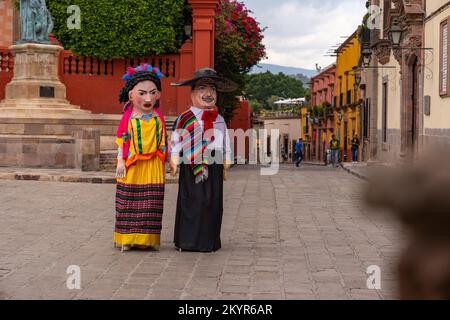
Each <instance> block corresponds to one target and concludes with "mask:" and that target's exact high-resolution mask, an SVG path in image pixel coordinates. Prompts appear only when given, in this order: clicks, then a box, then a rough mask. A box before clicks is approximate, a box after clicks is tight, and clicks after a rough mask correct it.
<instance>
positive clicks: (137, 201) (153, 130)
mask: <svg viewBox="0 0 450 320" xmlns="http://www.w3.org/2000/svg"><path fill="white" fill-rule="evenodd" d="M126 121H128V124H127V125H124V124H125V123H126ZM124 128H127V129H126V130H125V129H124ZM117 136H118V138H117V140H116V142H117V144H118V145H119V146H122V147H123V146H125V145H129V150H128V154H127V155H124V158H126V168H127V175H126V178H125V179H117V191H116V227H115V232H114V241H115V243H117V244H118V245H142V246H155V245H157V246H159V245H160V234H161V222H162V214H163V206H164V182H165V160H166V155H167V154H166V153H167V150H166V149H167V148H166V129H165V125H164V120H163V118H162V116H160V113H158V112H154V114H153V116H152V115H150V114H148V115H142V116H139V117H135V116H133V115H132V114H128V117H127V114H125V115H124V118H123V119H122V123H121V126H119V129H118V132H117ZM119 137H121V138H119ZM127 142H128V143H127ZM125 149H127V148H125Z"/></svg>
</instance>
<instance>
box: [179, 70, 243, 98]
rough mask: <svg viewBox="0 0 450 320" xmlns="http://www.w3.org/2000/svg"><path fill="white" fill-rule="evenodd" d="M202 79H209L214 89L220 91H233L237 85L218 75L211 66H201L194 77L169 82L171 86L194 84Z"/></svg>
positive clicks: (190, 85)
mask: <svg viewBox="0 0 450 320" xmlns="http://www.w3.org/2000/svg"><path fill="white" fill-rule="evenodd" d="M202 79H211V80H212V82H213V83H214V85H215V86H216V90H217V91H220V92H233V91H235V90H236V89H237V88H238V85H237V84H236V83H234V82H233V81H231V80H228V79H226V78H223V77H221V76H219V75H218V74H217V72H216V70H214V69H211V68H202V69H199V70H197V71H195V73H194V78H193V79H190V80H185V81H181V82H177V83H171V86H173V87H184V86H189V87H192V86H195V84H196V83H197V82H198V81H199V80H202Z"/></svg>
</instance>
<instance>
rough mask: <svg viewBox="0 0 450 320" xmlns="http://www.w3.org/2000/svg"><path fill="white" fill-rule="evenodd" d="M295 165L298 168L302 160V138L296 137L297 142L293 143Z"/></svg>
mask: <svg viewBox="0 0 450 320" xmlns="http://www.w3.org/2000/svg"><path fill="white" fill-rule="evenodd" d="M295 157H296V161H295V166H296V167H297V168H298V167H299V166H300V163H301V162H302V160H303V139H302V138H300V139H298V141H297V143H296V144H295Z"/></svg>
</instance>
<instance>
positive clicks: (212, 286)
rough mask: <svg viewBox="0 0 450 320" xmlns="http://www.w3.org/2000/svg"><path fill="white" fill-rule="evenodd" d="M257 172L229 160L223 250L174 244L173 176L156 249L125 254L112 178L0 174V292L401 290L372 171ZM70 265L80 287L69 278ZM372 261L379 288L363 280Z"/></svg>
mask: <svg viewBox="0 0 450 320" xmlns="http://www.w3.org/2000/svg"><path fill="white" fill-rule="evenodd" d="M259 173H260V171H259V168H257V167H248V166H237V167H234V168H232V169H231V170H230V174H229V181H227V182H226V183H225V194H224V219H223V226H222V249H221V250H219V251H218V252H216V253H203V254H201V253H189V252H181V253H180V252H178V251H176V250H175V249H174V246H173V243H172V239H173V225H174V220H175V207H176V196H177V185H176V184H170V185H166V198H165V211H164V218H163V231H162V243H161V250H160V251H159V252H156V251H134V250H133V251H130V252H124V253H121V252H120V250H119V249H115V248H113V242H112V237H113V230H114V214H115V210H114V201H115V198H114V196H115V186H114V185H112V184H87V183H86V184H85V183H57V182H39V181H0V201H1V204H2V205H1V209H0V225H1V232H0V243H1V244H2V245H1V247H0V299H255V300H256V299H396V298H397V296H396V283H397V280H396V279H397V277H396V275H395V272H394V271H395V266H396V262H397V260H396V259H397V257H398V253H399V250H400V249H401V246H402V243H403V236H402V234H401V228H400V226H399V225H398V224H396V223H394V222H392V221H390V220H389V219H388V218H387V217H386V216H384V215H378V214H374V213H373V210H371V209H368V208H367V207H365V205H364V204H363V203H362V199H363V191H364V188H365V185H366V182H365V181H363V180H361V179H359V178H357V177H355V176H353V175H351V174H349V173H347V172H345V171H344V170H342V169H340V168H339V169H332V168H325V167H319V166H302V167H300V168H299V169H295V168H294V167H292V166H284V167H281V169H280V172H279V173H278V174H277V175H275V176H261V175H260V174H259ZM70 265H78V266H80V268H81V289H80V290H69V289H68V288H67V286H66V281H67V278H68V276H69V275H68V274H67V273H66V270H67V268H68V266H70ZM371 265H378V266H379V267H380V268H381V290H369V289H368V288H367V284H366V282H367V279H368V276H369V275H368V274H366V270H367V268H368V267H369V266H371Z"/></svg>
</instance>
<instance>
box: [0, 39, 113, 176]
mask: <svg viewBox="0 0 450 320" xmlns="http://www.w3.org/2000/svg"><path fill="white" fill-rule="evenodd" d="M11 50H12V52H13V54H14V77H13V79H12V81H11V82H10V83H8V85H7V86H6V92H5V100H3V101H2V102H1V103H0V166H13V167H42V168H78V169H81V170H85V171H92V170H99V169H100V151H101V150H112V149H115V148H116V146H115V136H116V128H117V126H118V124H119V121H120V115H96V114H92V113H91V112H90V111H87V110H81V109H80V107H79V106H75V105H72V104H70V102H69V101H67V100H66V87H65V86H64V84H63V83H62V82H61V81H60V80H59V78H58V63H59V54H60V52H61V50H63V48H62V47H60V46H56V45H47V44H36V43H25V44H18V45H13V46H12V47H11Z"/></svg>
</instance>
